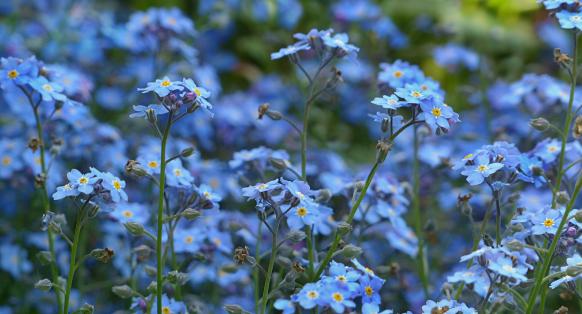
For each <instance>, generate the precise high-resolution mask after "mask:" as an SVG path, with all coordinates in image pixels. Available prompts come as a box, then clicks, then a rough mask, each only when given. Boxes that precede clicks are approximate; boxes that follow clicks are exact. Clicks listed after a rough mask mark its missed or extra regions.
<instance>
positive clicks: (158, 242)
mask: <svg viewBox="0 0 582 314" xmlns="http://www.w3.org/2000/svg"><path fill="white" fill-rule="evenodd" d="M172 117H173V112H172V111H170V114H169V116H168V123H167V124H166V129H165V130H164V134H163V135H162V148H161V153H160V181H159V182H160V191H159V196H158V230H157V239H156V261H157V271H156V284H157V289H156V299H157V304H156V305H157V313H162V290H163V289H162V288H163V286H164V282H163V270H164V260H163V259H162V256H163V248H162V234H163V227H164V193H165V186H166V144H167V142H168V136H169V135H170V127H171V126H172Z"/></svg>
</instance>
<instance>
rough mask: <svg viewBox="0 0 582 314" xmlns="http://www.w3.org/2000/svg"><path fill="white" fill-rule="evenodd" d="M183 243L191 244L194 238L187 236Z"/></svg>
mask: <svg viewBox="0 0 582 314" xmlns="http://www.w3.org/2000/svg"><path fill="white" fill-rule="evenodd" d="M184 242H186V243H187V244H192V242H194V238H193V237H192V236H187V237H186V238H185V239H184Z"/></svg>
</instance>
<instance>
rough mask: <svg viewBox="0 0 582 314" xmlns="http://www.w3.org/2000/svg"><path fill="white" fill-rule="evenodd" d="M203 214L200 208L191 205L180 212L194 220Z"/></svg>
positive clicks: (181, 214)
mask: <svg viewBox="0 0 582 314" xmlns="http://www.w3.org/2000/svg"><path fill="white" fill-rule="evenodd" d="M201 215H202V213H201V212H200V211H199V210H197V209H194V208H190V207H188V208H186V209H184V210H183V211H182V212H181V213H180V216H182V217H184V218H186V219H188V220H194V219H196V218H198V217H200V216H201Z"/></svg>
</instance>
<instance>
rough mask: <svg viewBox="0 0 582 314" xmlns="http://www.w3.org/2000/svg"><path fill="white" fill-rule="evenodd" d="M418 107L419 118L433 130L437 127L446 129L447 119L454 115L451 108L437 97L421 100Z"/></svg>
mask: <svg viewBox="0 0 582 314" xmlns="http://www.w3.org/2000/svg"><path fill="white" fill-rule="evenodd" d="M420 108H421V109H422V112H421V113H420V115H419V118H420V119H421V120H424V121H425V122H426V124H428V126H429V127H430V128H431V129H432V130H433V131H434V130H437V129H438V128H443V129H445V130H448V129H449V127H450V124H449V120H450V119H453V118H454V117H455V112H454V111H453V109H452V108H451V107H449V106H448V105H447V104H445V103H443V102H442V101H440V100H439V99H438V98H434V97H432V99H431V100H427V99H426V100H424V101H422V102H421V103H420Z"/></svg>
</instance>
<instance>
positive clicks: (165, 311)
mask: <svg viewBox="0 0 582 314" xmlns="http://www.w3.org/2000/svg"><path fill="white" fill-rule="evenodd" d="M162 313H163V314H172V310H170V308H169V307H167V306H164V307H162Z"/></svg>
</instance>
